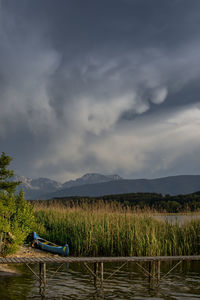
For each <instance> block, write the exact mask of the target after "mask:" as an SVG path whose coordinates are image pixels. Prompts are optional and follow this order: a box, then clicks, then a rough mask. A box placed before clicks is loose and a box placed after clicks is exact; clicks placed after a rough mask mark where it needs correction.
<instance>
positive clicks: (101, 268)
mask: <svg viewBox="0 0 200 300" xmlns="http://www.w3.org/2000/svg"><path fill="white" fill-rule="evenodd" d="M100 271H101V278H100V280H101V287H103V262H101V265H100Z"/></svg>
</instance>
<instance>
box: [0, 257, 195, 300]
mask: <svg viewBox="0 0 200 300" xmlns="http://www.w3.org/2000/svg"><path fill="white" fill-rule="evenodd" d="M119 266H120V265H113V264H105V266H104V269H105V274H104V277H105V278H106V277H108V275H109V274H111V273H112V272H114V271H115V270H116V269H117V268H118V267H119ZM143 266H145V265H143ZM15 267H16V268H17V270H18V271H19V272H20V274H19V275H18V276H9V277H1V278H0V299H1V300H8V299H9V300H16V299H17V300H18V299H19V300H20V299H34V300H35V299H52V300H53V299H56V300H59V299H73V300H75V299H80V300H104V299H110V300H111V299H117V300H129V299H134V300H144V299H145V300H197V299H200V262H191V263H188V262H184V263H183V264H181V265H180V266H178V268H177V269H175V270H174V271H173V272H172V273H171V274H170V276H168V277H167V278H165V279H164V280H163V281H161V282H160V286H159V287H156V286H154V287H153V286H152V285H151V286H150V285H149V282H148V279H147V278H145V276H144V275H143V274H142V273H141V271H140V270H139V269H138V267H137V266H136V265H135V264H134V263H130V264H129V265H128V266H125V267H124V268H123V269H122V270H120V272H118V273H116V274H115V275H114V276H113V277H112V278H111V279H109V280H108V281H105V282H104V287H103V289H101V288H100V287H99V288H98V289H96V288H95V287H94V284H93V282H92V281H91V280H90V275H89V274H88V273H87V271H86V270H85V268H84V267H83V265H81V264H71V265H70V266H69V268H67V267H66V265H63V267H62V268H61V269H60V270H59V272H58V273H57V274H56V275H55V277H53V278H51V276H52V275H53V274H54V272H55V271H56V269H57V267H58V266H57V265H54V264H48V265H47V280H48V284H47V289H46V295H45V296H42V295H41V292H42V290H41V291H40V288H39V282H38V280H37V279H36V278H35V276H34V275H33V274H32V273H31V272H30V271H29V270H28V269H27V267H25V266H22V265H20V266H19V265H18V266H15ZM170 267H171V265H170V264H167V263H161V277H162V275H164V274H166V273H167V272H168V270H169V269H170ZM34 270H35V271H36V272H38V266H35V267H34Z"/></svg>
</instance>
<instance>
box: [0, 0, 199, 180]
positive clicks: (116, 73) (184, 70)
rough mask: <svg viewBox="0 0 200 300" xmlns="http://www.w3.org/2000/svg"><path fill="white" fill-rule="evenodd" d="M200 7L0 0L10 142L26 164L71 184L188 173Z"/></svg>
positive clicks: (4, 120) (1, 88) (5, 142)
mask: <svg viewBox="0 0 200 300" xmlns="http://www.w3.org/2000/svg"><path fill="white" fill-rule="evenodd" d="M161 4H162V5H161ZM89 8H90V9H89ZM198 8H200V3H199V1H193V5H191V4H188V1H175V0H174V1H166V2H162V3H161V2H160V1H157V0H155V1H144V0H140V1H138V0H137V1H136V0H134V1H122V0H117V1H116V0H115V1H113V0H110V1H89V0H87V1H84V2H83V1H73V2H72V1H60V2H59V4H58V3H57V2H55V1H51V0H48V1H46V0H44V1H37V0H36V1H29V0H28V1H24V0H20V1H17V2H16V1H13V0H7V1H5V0H3V1H1V13H0V19H1V20H0V40H1V43H0V93H1V98H0V105H1V108H0V145H1V148H2V151H7V152H8V153H9V154H10V155H11V156H13V158H14V166H15V168H16V170H17V172H19V173H21V174H22V175H29V176H38V174H39V176H41V175H43V176H47V177H51V178H57V179H59V180H61V181H64V180H65V179H67V178H71V177H75V176H76V175H81V174H83V173H86V172H88V171H92V172H93V171H96V172H102V173H112V172H114V173H117V172H119V173H120V174H121V175H123V176H128V177H132V176H134V177H135V176H137V174H138V176H139V175H141V174H144V176H142V177H145V176H150V177H154V176H158V175H159V174H162V175H164V174H165V175H167V174H169V175H170V172H172V173H174V172H175V171H176V170H177V172H181V171H183V170H184V167H182V166H181V163H182V161H183V157H185V156H186V155H188V151H189V150H188V147H187V143H188V140H189V141H190V145H191V147H192V151H191V153H196V151H197V150H196V149H198V147H199V143H198V142H197V141H196V139H197V137H198V130H197V129H198V126H199V124H198V117H199V110H198V106H196V104H195V103H197V102H199V99H198V91H199V88H198V81H199V78H200V68H199V64H198V62H199V59H200V54H199V53H200V41H199V34H198V32H197V31H196V25H197V24H198V22H199V20H200V18H199V16H198V14H197V13H196V11H197V10H198ZM191 93H193V94H192V97H191V96H190V95H191ZM186 95H188V97H186ZM186 104H187V105H186ZM191 114H194V115H195V122H194V124H193V125H192V124H191V123H192V122H193V120H192V118H191ZM172 116H174V119H173V118H172ZM170 118H171V119H173V120H171V123H170V122H168V120H169V119H170ZM187 118H188V119H187ZM180 120H181V123H179V122H180ZM184 120H186V121H184ZM187 120H188V121H187ZM154 122H156V124H155V123H154ZM163 122H164V124H165V125H163ZM177 122H178V123H177ZM166 124H167V125H166ZM173 124H179V125H178V127H180V131H177V125H173ZM190 130H191V131H193V133H194V134H192V135H191V139H189V136H190ZM179 136H180V137H181V138H179ZM165 142H166V144H167V145H168V146H167V147H164V145H165ZM160 144H161V145H160ZM176 149H178V150H176ZM190 156H191V157H192V154H191V155H190ZM156 158H157V160H158V161H157V162H156V166H155V161H156ZM190 161H191V172H192V170H194V167H193V166H194V162H193V161H194V159H192V158H191V159H190ZM174 166H176V167H174ZM185 166H186V164H185ZM186 169H187V168H186ZM188 170H189V169H188Z"/></svg>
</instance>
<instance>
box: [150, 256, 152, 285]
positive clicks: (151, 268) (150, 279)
mask: <svg viewBox="0 0 200 300" xmlns="http://www.w3.org/2000/svg"><path fill="white" fill-rule="evenodd" d="M151 267H152V262H151V261H149V283H151V269H152V268H151Z"/></svg>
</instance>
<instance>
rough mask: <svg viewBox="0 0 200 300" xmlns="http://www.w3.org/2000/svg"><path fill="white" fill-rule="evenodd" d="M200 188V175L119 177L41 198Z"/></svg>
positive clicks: (184, 190) (187, 191)
mask: <svg viewBox="0 0 200 300" xmlns="http://www.w3.org/2000/svg"><path fill="white" fill-rule="evenodd" d="M199 190H200V175H180V176H170V177H164V178H157V179H118V180H115V181H108V182H100V183H93V184H82V185H77V186H71V187H68V188H64V189H63V188H61V189H59V190H56V191H55V192H53V193H48V194H43V195H41V199H50V198H54V197H68V196H91V197H98V196H103V195H111V194H126V193H160V194H163V195H166V194H170V195H179V194H190V193H193V192H196V191H199Z"/></svg>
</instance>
